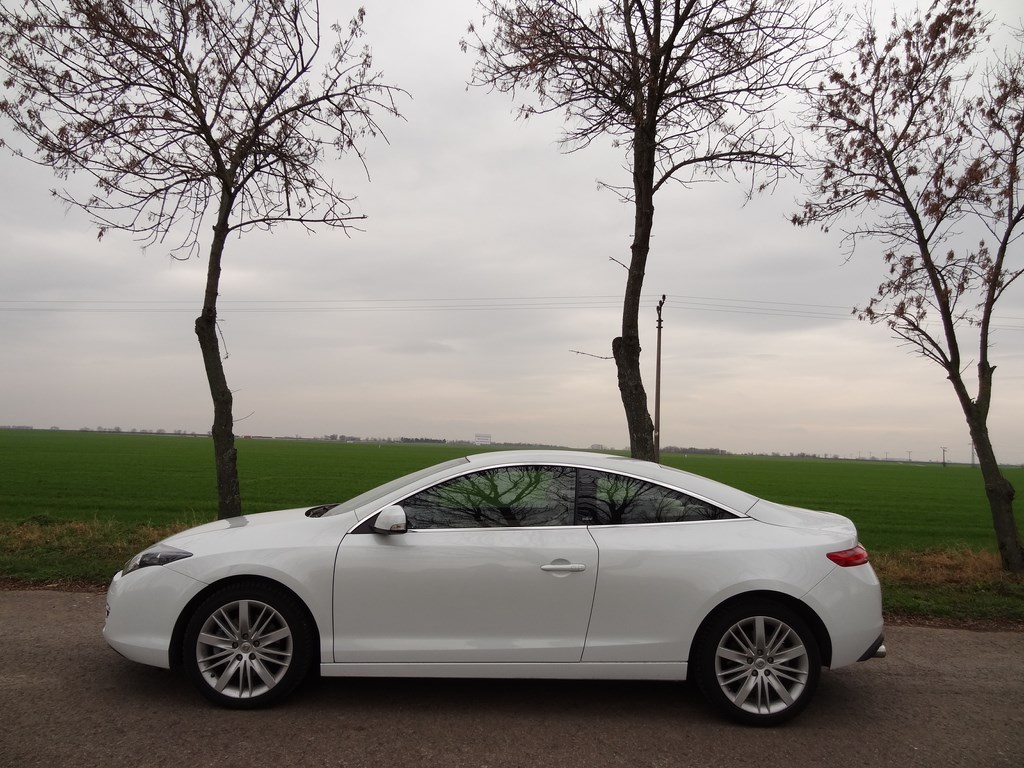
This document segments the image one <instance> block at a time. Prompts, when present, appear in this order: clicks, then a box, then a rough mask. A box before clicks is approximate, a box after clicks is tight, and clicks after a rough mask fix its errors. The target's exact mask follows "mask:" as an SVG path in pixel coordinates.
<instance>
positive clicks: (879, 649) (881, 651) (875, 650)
mask: <svg viewBox="0 0 1024 768" xmlns="http://www.w3.org/2000/svg"><path fill="white" fill-rule="evenodd" d="M885 653H886V651H885V635H879V636H878V639H877V640H875V642H873V643H872V644H871V647H870V648H868V649H867V650H866V651H864V655H863V656H861V657H860V658H859V659H857V661H867V660H868V659H884V658H885Z"/></svg>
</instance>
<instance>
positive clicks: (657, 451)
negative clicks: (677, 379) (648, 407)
mask: <svg viewBox="0 0 1024 768" xmlns="http://www.w3.org/2000/svg"><path fill="white" fill-rule="evenodd" d="M663 306H665V294H662V295H661V301H659V302H658V352H657V359H658V362H657V364H656V366H655V372H654V455H655V456H657V458H658V461H659V462H660V461H661V308H662V307H663Z"/></svg>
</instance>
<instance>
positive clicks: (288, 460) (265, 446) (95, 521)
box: [0, 430, 1024, 621]
mask: <svg viewBox="0 0 1024 768" xmlns="http://www.w3.org/2000/svg"><path fill="white" fill-rule="evenodd" d="M473 450H475V449H472V448H467V447H466V446H448V445H423V444H401V443H388V444H382V445H376V444H368V443H356V444H353V443H337V442H319V441H298V440H245V439H241V440H239V441H238V451H239V474H240V479H241V485H242V497H243V505H244V507H245V509H246V511H247V512H261V511H265V510H270V509H281V508H286V507H298V506H305V505H313V504H319V503H324V502H331V501H342V500H344V499H346V498H349V497H351V496H354V495H356V494H358V493H361V492H362V491H364V490H367V489H369V488H372V487H374V486H376V485H379V484H380V483H382V482H384V481H386V480H389V479H391V478H393V477H397V476H399V475H402V474H405V473H407V472H411V471H413V470H415V469H419V468H421V467H425V466H429V465H431V464H435V463H437V462H441V461H444V460H446V459H450V458H453V457H456V456H460V455H464V454H465V453H467V452H472V451H473ZM212 454H213V449H212V445H211V443H210V441H209V440H208V439H207V438H196V437H182V436H173V435H133V434H113V433H98V432H50V431H15V430H0V537H2V538H0V541H2V542H3V543H0V578H16V579H29V580H35V581H53V582H63V581H92V582H102V581H104V580H105V579H107V578H109V576H110V574H112V573H113V572H114V571H116V570H117V568H118V567H119V566H120V564H121V562H123V560H124V559H125V558H127V557H128V556H130V555H131V554H132V553H133V552H134V551H136V550H137V549H139V548H142V547H144V546H146V545H148V544H149V543H151V542H152V541H153V540H155V539H157V538H160V537H162V536H165V535H167V534H168V533H170V532H171V531H174V530H177V529H180V528H183V527H186V526H188V525H194V524H197V523H200V522H205V521H207V520H211V519H213V518H214V517H215V516H216V493H215V485H214V475H213V455H212ZM663 460H664V461H665V463H667V464H670V465H672V466H676V467H679V468H681V469H686V470H688V471H691V472H694V473H696V474H700V475H704V476H706V477H711V478H714V479H716V480H720V481H722V482H725V483H728V484H730V485H734V486H736V487H739V488H742V489H744V490H746V491H749V492H750V493H753V494H755V495H758V496H762V497H764V498H768V499H772V500H774V501H779V502H782V503H786V504H795V505H798V506H802V507H808V508H811V509H825V510H830V511H833V512H839V513H841V514H843V515H846V516H847V517H849V518H851V519H852V520H853V521H854V522H855V523H856V524H857V527H858V530H859V532H860V536H861V540H862V541H863V542H864V544H865V545H866V546H867V547H868V549H869V550H870V551H871V552H872V554H873V555H876V556H881V557H880V559H879V560H876V563H877V562H883V563H888V564H887V566H886V570H889V571H890V573H891V574H899V575H898V576H896V575H893V576H892V578H891V579H890V581H892V580H897V581H901V583H902V582H905V584H904V586H906V587H907V589H906V590H902V591H900V590H896V591H893V590H891V589H889V590H887V591H888V592H889V595H890V597H888V598H887V604H889V605H897V606H898V607H899V609H900V610H905V611H907V612H910V613H915V612H917V613H922V612H923V613H928V614H936V613H938V614H941V613H943V611H944V610H945V612H946V613H947V614H951V613H956V612H960V613H962V612H964V611H967V612H971V611H975V613H977V612H978V611H980V614H979V616H981V617H985V616H989V617H992V616H993V615H996V616H999V615H1002V616H1010V617H1016V618H1015V620H1018V621H1024V582H1022V581H1021V580H1019V579H1013V578H1008V577H1005V576H1002V575H1000V574H999V573H998V564H997V560H996V559H995V558H994V556H993V555H992V553H993V552H994V551H995V540H994V536H993V533H992V525H991V520H990V516H989V511H988V506H987V503H986V500H985V496H984V492H983V489H982V484H981V475H980V471H979V470H978V469H977V468H976V467H970V466H964V465H950V466H947V467H942V466H941V465H938V464H906V463H899V462H867V461H829V460H817V459H790V458H768V457H745V456H679V455H666V456H665V457H664V459H663ZM1007 474H1008V477H1009V478H1010V480H1011V482H1013V483H1014V485H1015V486H1016V487H1018V488H1021V487H1024V469H1021V468H1019V467H1017V468H1010V469H1008V470H1007ZM936 552H941V553H944V554H943V555H942V558H940V559H943V562H944V565H942V567H941V568H940V569H939V571H940V572H941V573H940V575H938V576H933V577H929V579H931V580H932V581H934V580H935V579H938V580H939V581H940V582H941V589H939V590H938V592H941V591H942V590H946V591H947V592H948V590H949V589H953V590H954V591H956V590H959V593H958V595H953V596H948V595H947V597H945V598H943V597H941V596H940V597H938V598H936V594H937V593H936V588H935V584H930V585H927V584H926V585H925V587H926V589H925V593H924V594H919V592H916V591H914V590H915V589H916V588H917V587H918V586H920V585H919V584H918V583H917V582H918V581H920V579H918V577H916V576H915V575H914V574H915V572H923V571H924V569H926V568H927V567H928V566H927V565H922V564H921V562H919V558H921V557H924V559H925V560H926V561H929V562H930V561H934V560H936V557H935V554H934V553H936ZM929 553H931V554H929ZM948 553H954V555H956V553H960V554H959V555H958V557H959V559H958V560H957V563H959V564H958V565H955V566H950V565H949V564H948V562H945V560H944V558H946V555H948ZM979 557H981V558H984V559H985V562H986V563H991V564H993V565H991V566H984V567H983V568H982V569H981V571H978V567H977V563H976V562H974V561H976V560H978V558H979ZM972 563H973V564H972ZM908 564H909V567H908ZM876 567H878V566H876ZM985 568H988V571H985ZM993 568H994V569H995V571H996V572H995V573H991V572H990V571H992V569H993ZM879 570H880V572H881V573H882V575H883V580H884V579H885V576H886V574H885V573H884V572H883V571H882V569H880V568H879ZM951 571H959V572H961V574H962V578H959V581H960V582H963V583H962V584H960V586H955V587H950V583H956V582H957V581H958V580H957V579H956V578H952V579H951V578H950V576H949V573H950V572H951ZM967 571H971V573H970V574H967ZM915 579H917V581H915ZM979 594H982V596H983V597H984V595H985V594H991V596H992V597H993V599H994V600H995V602H994V603H992V604H991V605H989V606H988V607H987V608H986V607H984V605H983V604H984V603H985V600H984V599H979V597H978V595H979ZM936 599H937V600H938V602H936ZM943 606H945V608H943ZM972 606H973V607H972Z"/></svg>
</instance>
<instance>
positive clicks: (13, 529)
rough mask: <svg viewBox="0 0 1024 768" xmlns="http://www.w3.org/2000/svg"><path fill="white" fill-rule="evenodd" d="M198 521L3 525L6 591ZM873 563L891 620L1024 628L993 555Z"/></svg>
mask: <svg viewBox="0 0 1024 768" xmlns="http://www.w3.org/2000/svg"><path fill="white" fill-rule="evenodd" d="M198 522H201V521H199V520H191V521H188V522H182V523H176V524H161V525H152V524H141V525H140V524H135V523H120V522H116V521H112V520H90V521H80V520H59V519H56V518H52V517H49V516H45V515H37V516H34V517H32V518H29V519H27V520H25V521H23V522H20V523H16V522H10V521H0V541H3V542H4V546H3V548H2V549H0V574H3V575H4V577H5V578H4V580H3V584H4V585H5V586H7V587H14V586H22V587H28V588H40V587H50V588H62V587H63V588H78V589H102V588H103V587H105V585H106V584H107V583H108V582H109V581H110V577H111V576H112V575H113V574H114V573H116V572H117V571H118V570H119V569H120V568H121V566H122V565H123V564H124V561H125V560H127V559H128V558H129V557H131V556H132V555H133V554H135V553H136V552H138V551H140V550H142V549H145V548H146V547H148V546H149V545H150V544H152V543H153V542H155V541H158V540H159V539H162V538H164V537H166V536H169V535H171V534H172V533H175V532H177V531H179V530H182V529H184V528H188V527H189V526H192V525H196V524H197V523H198ZM872 564H873V565H874V568H875V571H876V572H877V573H878V575H879V578H880V579H881V581H882V588H883V592H882V594H883V601H884V608H885V612H886V619H887V620H889V621H893V622H907V623H926V624H928V623H933V624H942V625H946V626H962V627H969V628H978V629H990V628H1001V629H1015V630H1024V578H1022V577H1020V576H1013V575H1010V574H1007V573H1005V572H1003V571H1002V570H1001V568H1000V564H999V557H998V556H997V555H996V554H995V553H993V552H987V551H976V550H972V549H968V548H960V549H949V548H942V549H932V550H925V551H912V550H903V551H895V552H883V553H879V554H874V555H872Z"/></svg>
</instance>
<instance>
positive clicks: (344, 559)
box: [334, 466, 597, 663]
mask: <svg viewBox="0 0 1024 768" xmlns="http://www.w3.org/2000/svg"><path fill="white" fill-rule="evenodd" d="M400 506H401V507H402V508H403V509H404V510H405V513H406V518H407V520H408V525H409V528H408V531H407V532H406V533H401V534H392V535H385V534H380V533H374V532H372V531H371V530H370V529H369V527H368V526H363V527H362V529H363V530H366V532H353V533H350V534H349V535H348V536H346V537H345V538H344V540H343V541H342V543H341V545H340V547H339V549H338V557H337V563H336V571H335V590H334V658H335V662H338V663H346V662H347V663H374V662H381V663H454V662H476V663H501V662H578V661H579V660H580V658H581V656H582V654H583V645H584V641H585V639H586V633H587V625H588V622H589V620H590V611H591V606H592V604H593V596H594V586H595V582H596V578H597V546H596V545H595V543H594V540H593V538H592V537H591V535H590V534H589V533H588V531H587V529H586V528H585V527H583V526H580V527H576V526H574V525H573V522H574V506H575V470H573V469H571V468H566V467H551V466H511V467H499V468H491V469H487V470H482V471H477V472H472V473H468V474H466V475H463V476H460V477H457V478H455V479H454V480H449V481H445V482H444V483H441V484H439V485H437V486H433V487H432V488H429V489H427V490H425V491H422V492H420V493H417V494H415V495H414V496H411V497H409V498H407V499H404V500H403V501H401V502H400Z"/></svg>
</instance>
